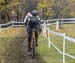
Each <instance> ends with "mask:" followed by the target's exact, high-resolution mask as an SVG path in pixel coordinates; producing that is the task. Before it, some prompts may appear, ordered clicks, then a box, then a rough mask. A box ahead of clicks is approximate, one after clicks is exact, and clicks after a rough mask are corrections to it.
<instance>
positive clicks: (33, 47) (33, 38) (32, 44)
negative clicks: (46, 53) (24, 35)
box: [31, 29, 36, 59]
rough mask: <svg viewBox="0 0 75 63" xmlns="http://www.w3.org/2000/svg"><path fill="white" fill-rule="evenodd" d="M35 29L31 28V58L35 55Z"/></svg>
mask: <svg viewBox="0 0 75 63" xmlns="http://www.w3.org/2000/svg"><path fill="white" fill-rule="evenodd" d="M35 31H36V29H32V38H31V47H32V51H31V54H32V59H34V57H35V47H36V46H35V45H36V40H35Z"/></svg>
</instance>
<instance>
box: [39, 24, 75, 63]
mask: <svg viewBox="0 0 75 63" xmlns="http://www.w3.org/2000/svg"><path fill="white" fill-rule="evenodd" d="M74 26H75V24H65V25H64V27H63V29H60V30H58V31H56V30H55V25H53V26H50V29H51V30H53V31H56V32H61V33H64V32H65V33H66V35H67V36H70V37H73V38H75V29H74ZM50 37H51V41H52V42H53V43H54V44H55V45H56V46H57V47H58V48H59V49H60V50H61V51H62V50H63V38H62V37H59V36H55V35H53V34H50ZM38 53H39V54H40V56H41V57H42V58H43V60H45V63H62V61H63V60H62V55H61V54H60V53H59V52H58V51H57V50H56V49H55V48H54V47H53V46H52V45H51V47H50V48H48V41H47V39H45V38H43V37H42V35H41V36H40V37H39V47H38ZM66 53H68V54H71V55H73V56H75V43H72V42H69V41H67V40H66ZM66 63H75V59H71V58H69V57H67V56H66Z"/></svg>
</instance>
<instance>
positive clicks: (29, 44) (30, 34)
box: [28, 30, 32, 50]
mask: <svg viewBox="0 0 75 63" xmlns="http://www.w3.org/2000/svg"><path fill="white" fill-rule="evenodd" d="M31 36H32V31H31V30H29V31H28V50H30V49H31Z"/></svg>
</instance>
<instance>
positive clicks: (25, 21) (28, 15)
mask: <svg viewBox="0 0 75 63" xmlns="http://www.w3.org/2000/svg"><path fill="white" fill-rule="evenodd" d="M31 16H32V14H31V13H30V12H28V13H27V15H26V16H25V19H24V23H25V25H26V26H27V23H28V18H29V17H31Z"/></svg>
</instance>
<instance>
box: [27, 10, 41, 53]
mask: <svg viewBox="0 0 75 63" xmlns="http://www.w3.org/2000/svg"><path fill="white" fill-rule="evenodd" d="M27 26H28V27H27V28H28V51H29V52H30V51H31V37H32V29H36V31H35V40H36V46H38V31H39V30H40V29H41V28H40V27H41V26H40V17H39V16H38V11H37V10H33V11H32V16H31V17H29V18H28V24H27Z"/></svg>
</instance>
